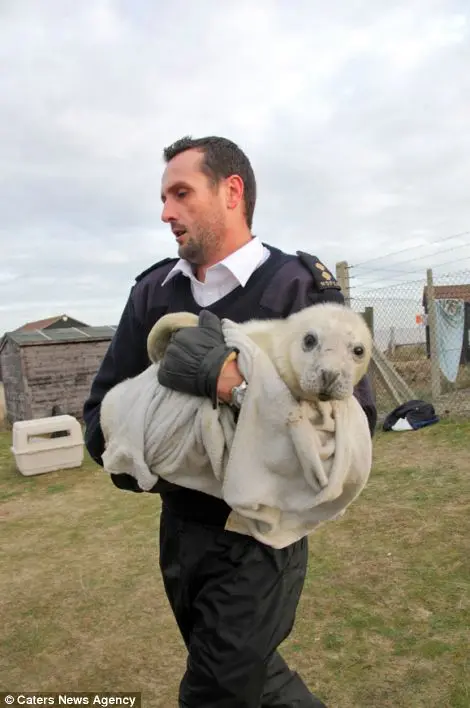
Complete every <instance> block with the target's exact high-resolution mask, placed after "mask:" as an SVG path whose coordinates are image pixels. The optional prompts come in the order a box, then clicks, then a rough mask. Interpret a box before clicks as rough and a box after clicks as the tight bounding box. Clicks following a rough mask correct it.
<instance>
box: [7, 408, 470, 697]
mask: <svg viewBox="0 0 470 708" xmlns="http://www.w3.org/2000/svg"><path fill="white" fill-rule="evenodd" d="M469 440H470V423H469V422H461V423H455V422H454V423H452V422H448V421H445V422H442V423H440V424H439V425H436V426H432V427H430V428H428V429H424V430H422V431H420V432H417V433H412V432H407V433H387V434H383V433H379V434H378V436H377V438H376V443H375V463H374V470H373V474H372V476H371V479H370V482H369V484H368V486H367V488H366V490H365V492H364V493H363V495H362V496H361V497H360V498H359V500H358V501H356V503H355V504H354V505H353V506H352V507H351V508H350V509H349V511H348V512H347V514H346V516H345V517H344V518H343V519H342V520H341V521H338V522H334V523H330V524H328V525H327V526H325V527H323V528H321V529H320V530H319V531H318V532H317V533H316V534H314V535H313V536H312V537H311V541H310V565H309V575H308V578H307V582H306V586H305V590H304V594H303V596H302V600H301V603H300V606H299V610H298V615H297V623H296V626H295V629H294V631H293V633H292V635H291V637H290V638H289V639H288V640H287V641H286V642H285V645H284V647H283V648H282V651H283V654H284V656H285V657H286V658H287V659H288V661H289V662H290V663H291V664H292V666H293V667H294V668H296V669H297V670H299V671H300V672H301V673H302V675H303V676H304V678H305V679H306V681H307V682H308V683H309V685H310V686H311V688H312V690H313V691H314V692H316V693H317V694H318V695H320V696H321V697H323V698H324V699H325V700H326V702H327V704H328V705H329V706H330V707H331V708H333V707H334V708H389V707H390V708H391V707H392V706H393V707H394V708H396V707H403V708H425V707H426V708H437V707H438V706H439V708H467V707H468V706H469V705H470V682H469V675H470V672H469V668H470V667H469V661H468V658H469V652H468V628H469V626H470V603H469V587H470V577H469V573H470V564H469V561H468V559H469V557H470V543H469V539H470V508H469V507H470V504H469V500H470V454H469V453H470V443H469ZM9 445H10V433H8V432H3V433H0V500H1V505H0V521H1V522H2V528H1V539H2V540H1V556H0V563H1V566H2V569H3V572H2V575H1V579H0V607H1V616H2V662H1V666H0V690H2V691H6V690H8V691H20V690H21V691H41V690H42V691H54V690H62V691H63V690H68V691H102V692H104V691H115V692H116V691H142V697H143V703H142V705H143V706H152V707H153V706H158V707H159V706H161V707H162V708H163V707H164V708H169V707H170V706H176V704H177V700H176V695H177V688H178V682H179V679H180V677H181V675H182V672H183V670H184V664H185V659H186V656H185V651H184V649H183V644H182V641H181V640H180V637H179V635H178V633H177V630H176V627H175V624H174V621H173V618H172V616H171V613H170V611H169V606H168V603H167V600H166V597H165V594H164V591H163V587H162V582H161V578H160V574H159V569H158V552H157V540H158V516H159V504H158V498H157V497H153V496H151V495H148V496H147V495H135V494H131V493H124V492H120V491H119V490H117V489H115V488H114V487H113V485H112V484H111V483H110V482H109V481H108V479H107V478H106V475H105V473H104V472H103V471H102V470H101V469H100V468H98V467H97V466H96V465H94V464H92V463H91V462H90V460H89V459H86V461H85V463H84V465H83V467H82V468H81V469H78V470H68V471H63V472H55V473H50V474H46V475H41V476H38V477H23V476H22V475H21V474H19V473H18V472H17V471H16V469H15V467H14V461H13V458H12V456H11V453H10V451H9ZM420 447H421V449H419V448H420Z"/></svg>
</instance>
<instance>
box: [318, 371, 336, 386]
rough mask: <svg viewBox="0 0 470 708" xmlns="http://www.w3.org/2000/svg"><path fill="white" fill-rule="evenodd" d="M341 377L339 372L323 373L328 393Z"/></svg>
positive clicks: (323, 380)
mask: <svg viewBox="0 0 470 708" xmlns="http://www.w3.org/2000/svg"><path fill="white" fill-rule="evenodd" d="M338 377H339V371H328V370H325V369H324V370H323V371H322V373H321V378H322V384H323V389H324V390H325V391H328V389H330V388H331V387H332V386H333V384H334V383H335V381H337V379H338Z"/></svg>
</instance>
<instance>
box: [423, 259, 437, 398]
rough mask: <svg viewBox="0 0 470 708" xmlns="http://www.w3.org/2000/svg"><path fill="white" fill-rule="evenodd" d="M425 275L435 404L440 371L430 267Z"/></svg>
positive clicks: (434, 301)
mask: <svg viewBox="0 0 470 708" xmlns="http://www.w3.org/2000/svg"><path fill="white" fill-rule="evenodd" d="M426 275H427V288H426V290H427V298H426V299H427V305H428V307H427V309H428V327H429V346H430V354H431V391H432V394H431V395H432V402H433V404H434V405H435V404H436V402H437V399H438V398H439V396H440V395H441V371H440V366H439V354H438V351H437V318H436V300H435V297H434V281H433V277H432V268H428V269H427V271H426Z"/></svg>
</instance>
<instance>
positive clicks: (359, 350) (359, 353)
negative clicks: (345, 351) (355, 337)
mask: <svg viewBox="0 0 470 708" xmlns="http://www.w3.org/2000/svg"><path fill="white" fill-rule="evenodd" d="M353 352H354V354H355V355H356V356H364V347H363V346H362V344H358V345H357V347H354V349H353Z"/></svg>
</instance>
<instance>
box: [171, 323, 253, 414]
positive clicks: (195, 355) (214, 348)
mask: <svg viewBox="0 0 470 708" xmlns="http://www.w3.org/2000/svg"><path fill="white" fill-rule="evenodd" d="M237 354H238V351H237V349H235V348H234V347H227V345H226V344H225V340H224V336H223V332H222V326H221V322H220V320H219V318H218V317H217V315H214V314H213V313H212V312H209V311H208V310H202V311H201V313H200V315H199V325H198V327H183V328H182V329H180V330H178V331H177V332H175V333H174V334H173V335H172V337H171V340H170V343H169V345H168V347H167V349H166V352H165V356H164V357H163V359H162V361H161V362H160V366H159V369H158V381H159V383H161V384H162V386H167V387H168V388H172V389H174V390H175V391H182V392H183V393H189V394H191V395H193V396H208V397H209V398H210V399H211V400H212V405H213V406H214V408H216V407H217V396H218V388H220V392H221V394H222V395H223V396H227V392H228V387H229V385H230V380H231V377H233V374H234V372H233V366H232V364H231V363H230V362H231V361H232V360H233V359H235V358H236V355H237ZM224 365H226V370H225V371H224V373H223V374H222V376H221V379H220V384H219V376H220V374H221V372H222V370H223V368H224ZM237 383H240V381H239V380H238V379H237ZM234 385H236V384H233V386H234ZM231 388H232V386H230V390H231Z"/></svg>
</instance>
